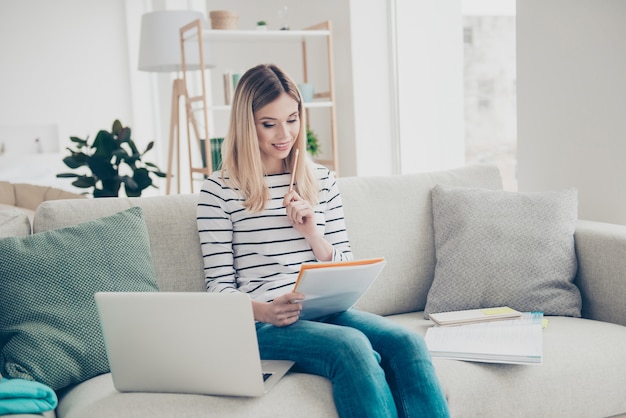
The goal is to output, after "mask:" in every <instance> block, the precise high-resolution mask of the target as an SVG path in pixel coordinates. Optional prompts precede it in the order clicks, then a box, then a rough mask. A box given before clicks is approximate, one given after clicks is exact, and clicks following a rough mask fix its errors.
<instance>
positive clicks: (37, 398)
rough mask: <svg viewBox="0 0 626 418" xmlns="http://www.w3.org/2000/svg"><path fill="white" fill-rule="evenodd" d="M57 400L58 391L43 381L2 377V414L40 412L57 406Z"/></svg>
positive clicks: (0, 380)
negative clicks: (55, 391)
mask: <svg viewBox="0 0 626 418" xmlns="http://www.w3.org/2000/svg"><path fill="white" fill-rule="evenodd" d="M57 402H58V400H57V395H56V393H54V391H53V390H52V389H51V388H49V387H48V386H46V385H44V384H42V383H39V382H31V381H30V380H24V379H8V378H6V377H2V378H0V415H6V414H38V413H41V412H46V411H50V410H51V409H54V408H56V407H57Z"/></svg>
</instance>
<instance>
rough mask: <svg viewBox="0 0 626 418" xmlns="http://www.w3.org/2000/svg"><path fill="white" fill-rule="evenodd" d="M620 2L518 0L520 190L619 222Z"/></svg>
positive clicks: (625, 200)
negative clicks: (567, 190) (556, 192)
mask: <svg viewBox="0 0 626 418" xmlns="http://www.w3.org/2000/svg"><path fill="white" fill-rule="evenodd" d="M625 18H626V2H625V1H623V0H550V1H545V0H524V1H518V2H517V42H518V46H517V52H518V55H517V63H518V68H517V75H518V168H519V171H518V179H519V190H521V191H531V190H550V189H556V188H560V187H564V186H574V187H576V188H578V191H579V217H580V218H582V219H590V220H600V221H606V222H614V223H621V224H626V164H625V161H626V49H625V43H624V40H625V39H626V24H625V23H626V20H625Z"/></svg>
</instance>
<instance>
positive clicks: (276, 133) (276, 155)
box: [254, 93, 300, 174]
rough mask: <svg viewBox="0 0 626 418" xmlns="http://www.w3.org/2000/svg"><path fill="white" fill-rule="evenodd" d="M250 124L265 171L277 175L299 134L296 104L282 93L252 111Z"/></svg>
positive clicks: (298, 116)
mask: <svg viewBox="0 0 626 418" xmlns="http://www.w3.org/2000/svg"><path fill="white" fill-rule="evenodd" d="M254 124H255V126H256V133H257V136H258V138H259V148H260V150H261V160H262V161H263V166H264V168H265V171H266V172H267V173H268V174H277V173H280V172H281V171H282V168H283V161H282V160H284V159H285V158H287V156H288V155H289V152H290V151H291V147H292V146H293V144H294V142H295V141H296V138H297V137H298V133H299V132H300V115H299V113H298V102H296V101H295V100H294V99H292V98H291V97H290V96H289V95H288V94H287V93H283V94H281V95H280V96H278V98H277V99H276V100H274V101H273V102H271V103H268V104H267V105H265V106H263V107H262V108H260V109H258V110H257V111H256V112H254Z"/></svg>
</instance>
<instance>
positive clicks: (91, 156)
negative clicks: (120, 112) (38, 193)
mask: <svg viewBox="0 0 626 418" xmlns="http://www.w3.org/2000/svg"><path fill="white" fill-rule="evenodd" d="M70 140H71V141H72V142H73V143H74V145H75V148H74V149H72V148H69V147H68V148H67V149H68V150H69V151H70V155H69V156H67V157H65V158H63V162H64V163H65V165H66V166H68V167H69V168H71V169H73V170H75V169H79V168H81V167H86V168H88V169H89V170H91V174H79V173H60V174H57V177H65V178H75V179H76V180H74V181H73V182H72V185H73V186H76V187H79V188H83V189H89V188H93V192H92V193H93V197H117V196H118V195H119V192H120V189H121V186H122V185H124V192H125V193H126V196H128V197H138V196H141V192H142V191H143V190H144V189H146V188H147V187H150V186H152V187H156V186H155V185H154V184H153V182H152V177H151V175H155V176H157V177H165V176H166V174H165V173H163V172H161V170H160V169H159V168H158V167H157V166H156V165H155V164H153V163H149V162H144V161H142V159H141V158H142V157H143V155H144V154H145V153H147V152H148V151H150V150H151V149H152V147H153V146H154V141H152V142H150V143H149V144H148V146H147V147H146V150H145V151H144V152H142V153H140V152H139V150H138V149H137V146H136V145H135V142H134V141H133V140H132V139H131V130H130V128H129V127H124V126H122V124H121V122H120V121H119V120H115V122H113V126H112V128H111V132H108V131H105V130H101V131H100V132H98V134H97V135H96V138H95V139H94V140H93V142H92V143H89V142H88V140H87V139H81V138H77V137H70Z"/></svg>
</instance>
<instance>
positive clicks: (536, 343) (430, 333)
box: [426, 313, 543, 364]
mask: <svg viewBox="0 0 626 418" xmlns="http://www.w3.org/2000/svg"><path fill="white" fill-rule="evenodd" d="M542 319H543V314H541V313H524V314H522V318H521V319H513V320H504V321H495V322H485V323H480V324H471V325H461V326H456V327H440V326H435V327H431V328H429V329H428V330H427V331H426V344H427V345H428V349H429V350H430V353H431V355H432V356H433V357H444V358H449V359H455V360H468V361H480V362H487V363H510V364H541V363H542V362H543V325H542Z"/></svg>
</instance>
